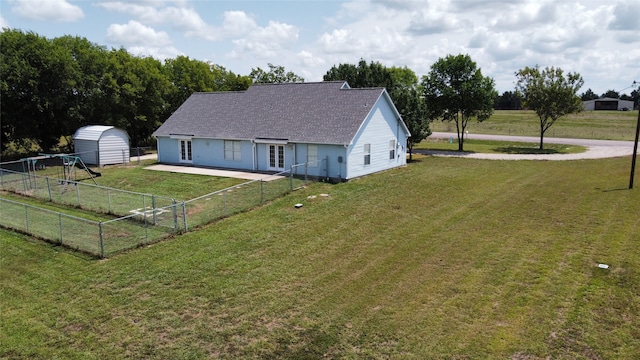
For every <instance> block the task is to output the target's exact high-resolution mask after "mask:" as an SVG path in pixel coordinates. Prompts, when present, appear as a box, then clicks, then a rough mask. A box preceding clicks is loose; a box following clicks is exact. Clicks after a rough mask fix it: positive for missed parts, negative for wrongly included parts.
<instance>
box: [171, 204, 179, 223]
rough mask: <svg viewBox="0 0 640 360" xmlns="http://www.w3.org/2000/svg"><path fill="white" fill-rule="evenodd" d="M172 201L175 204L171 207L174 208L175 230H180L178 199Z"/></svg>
mask: <svg viewBox="0 0 640 360" xmlns="http://www.w3.org/2000/svg"><path fill="white" fill-rule="evenodd" d="M171 203H172V204H173V206H172V207H171V208H172V209H173V230H176V231H178V209H176V207H177V204H176V199H171Z"/></svg>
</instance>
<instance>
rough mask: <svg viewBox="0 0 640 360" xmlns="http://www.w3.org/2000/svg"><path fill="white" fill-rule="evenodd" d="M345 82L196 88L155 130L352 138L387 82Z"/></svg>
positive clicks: (329, 140)
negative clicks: (241, 88)
mask: <svg viewBox="0 0 640 360" xmlns="http://www.w3.org/2000/svg"><path fill="white" fill-rule="evenodd" d="M344 84H345V83H344V82H342V81H339V82H338V81H329V82H316V83H289V84H255V85H252V86H251V87H249V89H247V90H246V91H229V92H216V93H195V94H193V95H191V96H190V97H189V98H188V99H187V101H185V102H184V104H182V106H180V108H178V110H176V111H175V112H174V113H173V114H172V115H171V116H170V117H169V119H167V121H165V123H164V124H162V126H160V128H158V130H156V132H155V133H154V134H153V135H154V136H170V135H191V136H194V137H203V138H214V139H229V140H253V139H260V138H263V139H286V140H288V141H290V142H302V143H318V144H349V143H350V142H351V140H352V139H353V137H354V136H355V135H356V132H357V131H358V129H359V128H360V126H361V124H362V123H363V121H364V120H365V118H366V117H367V115H368V114H369V112H370V111H371V109H372V107H373V105H374V104H375V103H376V101H377V100H378V99H379V98H380V96H381V95H382V94H383V92H384V88H366V89H350V88H348V87H345V88H343V85H344Z"/></svg>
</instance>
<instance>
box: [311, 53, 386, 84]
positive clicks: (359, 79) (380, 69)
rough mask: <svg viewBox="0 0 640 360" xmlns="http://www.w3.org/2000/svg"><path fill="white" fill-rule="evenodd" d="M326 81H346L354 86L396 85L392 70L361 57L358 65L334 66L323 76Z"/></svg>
mask: <svg viewBox="0 0 640 360" xmlns="http://www.w3.org/2000/svg"><path fill="white" fill-rule="evenodd" d="M323 79H324V81H346V82H347V83H349V86H351V87H353V88H363V87H384V88H386V89H387V90H390V89H392V88H393V87H394V82H393V78H392V74H391V71H389V70H388V69H387V68H386V67H384V66H383V65H382V64H380V63H379V62H373V61H372V62H371V63H369V64H367V62H366V61H365V60H363V59H360V61H359V62H358V65H353V64H339V65H338V66H335V65H334V66H332V67H331V69H329V71H327V73H326V74H325V75H324V76H323Z"/></svg>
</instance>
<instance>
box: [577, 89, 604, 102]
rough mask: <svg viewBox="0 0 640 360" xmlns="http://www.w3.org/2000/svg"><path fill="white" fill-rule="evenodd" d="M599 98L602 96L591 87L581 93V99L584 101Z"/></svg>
mask: <svg viewBox="0 0 640 360" xmlns="http://www.w3.org/2000/svg"><path fill="white" fill-rule="evenodd" d="M598 98H600V97H599V96H598V95H597V94H596V93H594V92H593V90H591V88H589V89H587V91H585V92H583V93H582V95H580V99H581V100H582V101H588V100H595V99H598Z"/></svg>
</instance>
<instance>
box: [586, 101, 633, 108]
mask: <svg viewBox="0 0 640 360" xmlns="http://www.w3.org/2000/svg"><path fill="white" fill-rule="evenodd" d="M583 104H584V109H585V110H633V101H631V100H620V99H616V98H600V99H595V100H587V101H583Z"/></svg>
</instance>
